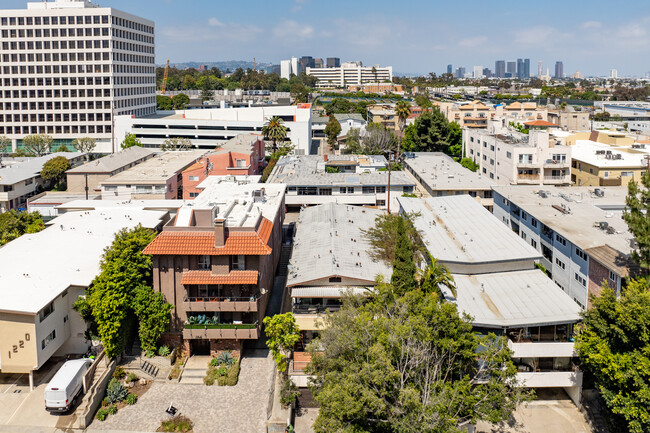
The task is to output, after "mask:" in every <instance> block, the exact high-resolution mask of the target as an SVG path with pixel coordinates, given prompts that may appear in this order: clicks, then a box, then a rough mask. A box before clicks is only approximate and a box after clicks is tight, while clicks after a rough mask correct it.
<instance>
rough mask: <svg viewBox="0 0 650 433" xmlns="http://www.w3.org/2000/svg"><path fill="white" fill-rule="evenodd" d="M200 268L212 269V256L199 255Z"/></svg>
mask: <svg viewBox="0 0 650 433" xmlns="http://www.w3.org/2000/svg"><path fill="white" fill-rule="evenodd" d="M199 269H203V270H209V269H210V256H199Z"/></svg>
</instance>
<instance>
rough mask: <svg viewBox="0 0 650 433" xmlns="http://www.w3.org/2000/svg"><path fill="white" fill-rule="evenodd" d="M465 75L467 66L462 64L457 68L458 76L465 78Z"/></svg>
mask: <svg viewBox="0 0 650 433" xmlns="http://www.w3.org/2000/svg"><path fill="white" fill-rule="evenodd" d="M464 77H465V68H464V67H462V66H461V67H460V68H456V78H464Z"/></svg>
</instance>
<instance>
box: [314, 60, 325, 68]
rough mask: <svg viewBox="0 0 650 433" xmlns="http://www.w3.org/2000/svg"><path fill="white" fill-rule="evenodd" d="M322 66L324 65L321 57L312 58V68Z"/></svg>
mask: <svg viewBox="0 0 650 433" xmlns="http://www.w3.org/2000/svg"><path fill="white" fill-rule="evenodd" d="M323 67H325V63H324V62H323V59H321V58H316V59H314V68H323Z"/></svg>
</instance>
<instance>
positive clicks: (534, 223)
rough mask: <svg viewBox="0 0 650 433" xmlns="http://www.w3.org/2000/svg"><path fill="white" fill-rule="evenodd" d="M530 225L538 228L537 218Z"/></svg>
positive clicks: (532, 219)
mask: <svg viewBox="0 0 650 433" xmlns="http://www.w3.org/2000/svg"><path fill="white" fill-rule="evenodd" d="M530 223H531V224H532V226H533V227H537V220H536V219H535V218H531V219H530Z"/></svg>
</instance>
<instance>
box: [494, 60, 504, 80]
mask: <svg viewBox="0 0 650 433" xmlns="http://www.w3.org/2000/svg"><path fill="white" fill-rule="evenodd" d="M494 76H495V77H497V78H505V77H506V61H505V60H497V61H496V62H494Z"/></svg>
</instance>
